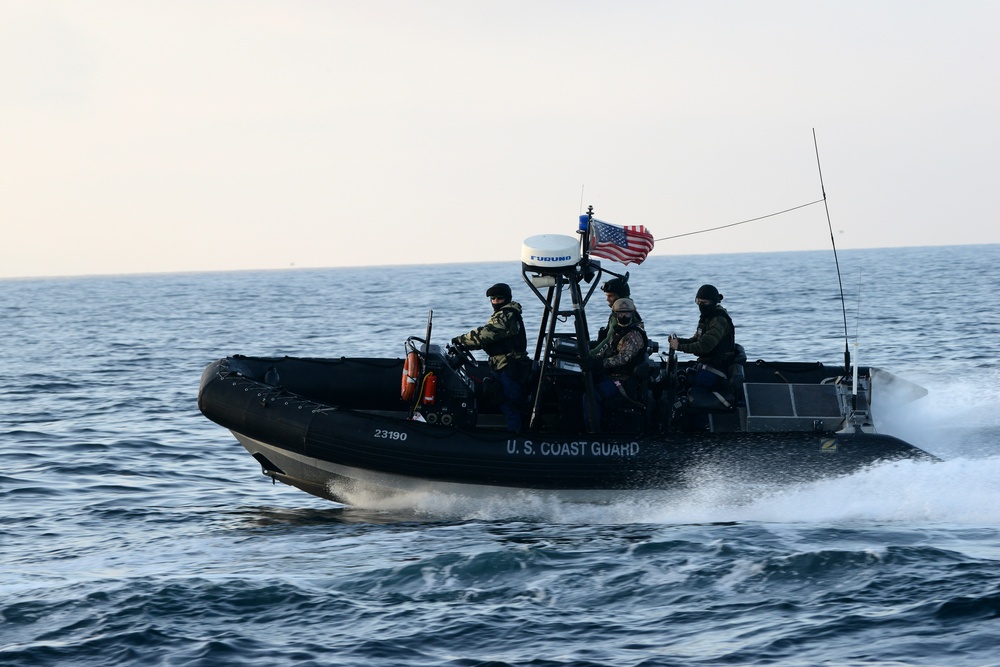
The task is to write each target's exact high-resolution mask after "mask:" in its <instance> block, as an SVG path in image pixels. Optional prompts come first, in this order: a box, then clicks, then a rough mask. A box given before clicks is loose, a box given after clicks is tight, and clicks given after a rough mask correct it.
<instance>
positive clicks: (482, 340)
mask: <svg viewBox="0 0 1000 667" xmlns="http://www.w3.org/2000/svg"><path fill="white" fill-rule="evenodd" d="M454 340H455V342H457V343H461V344H462V345H465V346H466V347H468V348H469V349H471V350H484V351H485V352H486V354H488V355H490V368H491V369H492V370H495V371H499V370H500V369H502V368H505V367H506V366H507V365H508V364H510V363H511V362H513V361H516V360H520V359H527V358H528V351H527V346H528V341H527V334H525V331H524V321H523V320H522V319H521V304H519V303H518V302H517V301H511V302H510V303H508V304H505V305H504V307H503V308H501V309H500V310H498V311H496V312H495V313H493V315H491V316H490V319H489V321H487V322H486V324H484V325H483V326H481V327H479V328H478V329H473V330H472V331H470V332H469V333H467V334H462V335H461V336H456V337H455V339H454Z"/></svg>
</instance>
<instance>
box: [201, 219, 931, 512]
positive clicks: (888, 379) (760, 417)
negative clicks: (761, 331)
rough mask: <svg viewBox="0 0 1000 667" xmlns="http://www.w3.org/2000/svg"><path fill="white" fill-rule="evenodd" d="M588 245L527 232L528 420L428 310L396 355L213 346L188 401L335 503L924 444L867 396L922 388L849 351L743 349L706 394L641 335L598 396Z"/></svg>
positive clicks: (734, 472) (788, 465)
mask: <svg viewBox="0 0 1000 667" xmlns="http://www.w3.org/2000/svg"><path fill="white" fill-rule="evenodd" d="M584 245H585V244H584V243H582V242H579V241H577V239H575V238H573V237H569V236H561V235H543V236H536V237H532V238H530V239H527V240H526V241H525V243H524V246H523V249H522V258H521V259H522V270H521V273H522V278H523V279H524V282H525V284H526V285H527V286H528V288H529V289H530V290H531V291H532V292H533V293H534V294H535V296H536V297H537V298H538V300H539V302H540V303H541V306H542V309H543V311H542V317H541V322H542V323H541V326H540V328H539V332H538V337H537V341H536V345H535V350H534V358H533V361H532V371H531V375H530V377H529V379H528V381H527V390H528V395H529V399H530V400H529V402H528V404H527V405H526V406H525V420H524V424H525V427H524V428H523V430H522V432H519V433H511V432H508V431H507V430H506V429H505V428H504V419H503V417H502V415H501V414H500V412H499V410H498V408H497V407H496V406H495V405H493V404H491V403H489V401H488V400H486V399H485V397H484V392H483V391H482V388H483V385H484V383H485V382H487V381H486V379H485V378H486V376H487V375H488V371H487V370H486V369H485V368H483V366H480V365H478V362H477V361H476V360H475V358H474V357H473V356H472V355H471V354H469V352H468V350H464V349H461V348H458V347H455V346H451V345H448V346H441V345H437V344H434V343H432V342H431V333H432V317H431V316H429V317H428V321H427V325H426V329H425V333H424V335H423V337H411V338H409V339H408V340H407V341H405V343H404V352H405V355H404V358H329V359H309V358H292V357H280V358H279V357H274V358H264V357H246V356H240V355H235V356H230V357H226V358H224V359H220V360H218V361H215V362H213V363H211V364H210V365H209V366H208V367H207V368H206V369H205V371H204V374H203V376H202V380H201V387H200V391H199V395H198V405H199V408H200V409H201V411H202V412H203V413H204V414H205V416H206V417H208V418H209V419H211V420H212V421H214V422H216V423H218V424H220V425H221V426H224V427H225V428H228V429H229V430H230V431H232V433H233V434H234V435H235V436H236V438H237V440H239V442H240V443H242V444H243V446H244V447H245V448H246V449H247V451H249V452H250V454H251V455H252V456H253V457H254V458H255V459H256V460H257V461H258V463H259V464H260V465H261V468H262V470H263V472H264V474H266V475H268V476H270V477H271V478H273V479H275V480H278V481H281V482H284V483H286V484H290V485H292V486H295V487H298V488H300V489H302V490H304V491H307V492H309V493H311V494H314V495H316V496H320V497H324V498H329V499H332V500H336V501H340V502H347V503H351V502H352V499H353V498H357V497H372V496H373V495H374V496H375V497H386V496H398V495H400V494H406V493H410V492H423V491H428V490H435V491H441V492H445V493H458V494H472V495H479V494H482V493H504V492H506V493H509V492H511V491H515V490H532V491H539V492H553V493H558V494H559V495H560V496H561V497H564V498H566V499H568V500H579V501H594V502H599V501H604V500H608V499H613V498H614V497H616V496H618V495H620V494H622V493H623V492H629V491H634V490H644V489H679V488H684V487H689V486H691V485H697V484H698V483H700V482H701V481H703V480H704V479H705V478H706V476H707V475H711V476H713V477H716V478H717V476H718V475H724V476H725V477H724V478H725V479H728V480H733V481H749V482H761V483H786V482H801V481H808V480H813V479H817V478H821V477H827V476H835V475H843V474H849V473H852V472H855V471H857V470H859V469H861V468H864V467H866V466H869V465H872V464H875V463H879V462H885V461H893V460H899V459H931V460H932V459H933V458H934V457H933V456H931V455H929V454H927V453H926V452H924V451H922V450H920V449H918V448H916V447H914V446H912V445H910V444H908V443H906V442H904V441H902V440H900V439H898V438H895V437H893V436H891V435H886V434H881V433H878V432H876V429H875V427H874V424H873V423H872V419H871V411H870V403H871V397H872V395H873V393H875V394H878V393H880V392H892V393H893V394H894V395H896V396H899V395H901V394H906V395H907V396H908V398H909V399H916V398H919V397H920V396H921V395H923V394H924V393H926V392H925V391H924V390H923V389H922V388H920V387H917V386H916V385H913V384H911V383H908V382H906V381H905V380H901V379H899V378H896V377H895V376H893V375H892V374H891V373H888V372H886V371H881V370H879V369H876V368H868V367H862V368H858V367H856V366H854V367H851V366H850V365H849V364H848V363H845V364H844V365H825V364H821V363H801V362H773V361H765V360H756V361H752V362H748V361H746V359H745V356H740V357H738V358H737V360H736V363H734V364H733V365H732V367H731V368H730V372H729V376H728V378H727V388H726V389H725V390H723V391H720V392H715V393H712V394H708V393H707V392H700V393H699V392H698V391H697V390H696V389H690V390H689V388H688V387H686V386H685V385H684V383H683V378H684V377H685V375H686V371H687V370H688V369H689V368H691V367H693V365H694V363H695V362H693V361H691V362H687V361H685V362H680V361H678V360H677V359H676V357H675V356H674V353H673V351H670V352H669V353H668V354H664V353H661V352H659V346H658V345H657V344H656V343H655V342H649V344H648V348H647V350H646V355H645V361H644V363H643V364H642V365H641V367H640V368H639V369H638V372H637V373H636V376H637V380H636V383H635V386H634V387H632V388H631V391H630V393H629V395H627V396H622V398H621V400H620V401H618V402H617V404H613V405H606V406H605V407H604V409H603V410H601V411H600V412H598V411H597V410H595V409H594V407H595V392H594V375H593V373H592V372H590V371H589V370H585V369H586V367H587V364H581V359H583V358H585V357H586V356H587V354H588V351H589V347H590V336H589V333H588V330H587V321H586V316H585V310H586V305H587V303H588V301H589V299H590V297H591V295H592V294H593V293H594V291H595V288H596V287H597V285H599V284H600V282H601V281H600V278H601V276H602V274H604V273H611V272H610V271H606V270H605V269H603V268H602V267H601V265H600V262H599V261H597V260H595V259H593V258H591V257H588V255H587V253H586V251H585V249H584ZM615 275H617V274H615ZM587 285H589V286H590V287H589V290H587V291H584V290H585V287H586V286H587ZM557 322H560V323H562V328H563V329H567V330H565V331H557V328H558V327H557ZM529 351H530V350H529ZM846 356H847V355H846V354H845V357H846ZM848 361H849V360H848V359H845V362H848ZM401 385H402V390H401ZM588 407H589V408H590V409H588ZM598 414H599V415H600V418H597V415H598ZM361 494H365V495H364V496H362V495H361Z"/></svg>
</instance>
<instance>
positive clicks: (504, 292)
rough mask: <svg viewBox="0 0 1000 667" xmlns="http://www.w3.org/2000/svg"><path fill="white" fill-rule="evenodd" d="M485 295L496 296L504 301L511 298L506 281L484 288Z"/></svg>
mask: <svg viewBox="0 0 1000 667" xmlns="http://www.w3.org/2000/svg"><path fill="white" fill-rule="evenodd" d="M486 296H488V297H491V298H492V297H495V296H498V297H500V298H501V299H503V300H504V301H510V300H511V299H512V298H513V294H511V291H510V285H508V284H507V283H497V284H496V285H494V286H493V287H491V288H489V289H488V290H486Z"/></svg>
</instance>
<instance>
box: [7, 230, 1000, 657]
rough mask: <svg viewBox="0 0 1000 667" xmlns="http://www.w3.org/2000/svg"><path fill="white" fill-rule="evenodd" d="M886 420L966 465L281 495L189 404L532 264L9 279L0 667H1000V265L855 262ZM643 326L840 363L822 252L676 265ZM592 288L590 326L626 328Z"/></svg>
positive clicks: (358, 350) (364, 339)
mask: <svg viewBox="0 0 1000 667" xmlns="http://www.w3.org/2000/svg"><path fill="white" fill-rule="evenodd" d="M840 263H841V273H842V275H843V282H844V288H845V292H846V294H847V301H846V311H847V320H848V329H849V340H850V343H851V345H852V346H853V343H854V341H855V339H857V341H858V343H859V348H858V350H859V351H858V358H859V360H860V362H861V363H862V364H871V365H876V366H881V367H884V368H887V369H889V370H892V371H894V372H896V373H897V374H899V375H902V376H903V377H906V378H907V379H910V380H913V381H916V382H919V383H921V384H923V385H925V386H927V387H928V388H929V389H930V395H929V396H928V397H927V398H925V399H923V400H922V401H920V402H918V403H915V404H912V405H909V406H893V405H886V406H876V409H877V414H876V418H877V421H878V424H879V426H880V428H881V430H884V431H887V432H891V433H894V434H897V435H901V436H902V437H904V438H906V439H908V440H910V441H911V442H914V444H917V445H919V446H921V447H923V448H925V449H927V450H928V451H931V452H932V453H934V454H937V455H938V456H940V457H941V458H943V459H945V460H944V462H943V463H937V464H927V463H921V464H918V463H912V462H902V463H895V464H891V465H886V466H882V467H878V468H874V469H871V470H868V471H865V472H863V473H860V474H858V475H854V476H852V477H848V478H841V479H833V480H825V481H822V482H819V483H815V484H809V485H803V486H797V487H791V488H785V489H781V490H776V489H773V488H755V487H750V486H740V485H737V484H734V483H732V482H730V481H729V480H726V479H713V478H706V479H705V480H704V483H703V484H702V485H701V486H700V487H699V488H698V489H696V490H694V491H691V492H686V493H683V494H681V493H658V494H636V495H635V496H634V497H631V498H628V499H625V500H623V501H621V502H620V503H616V504H614V505H571V504H558V503H554V502H553V501H551V500H547V499H542V498H538V497H534V496H531V495H530V494H522V495H519V496H516V497H513V498H507V499H495V500H491V501H483V500H474V499H468V498H460V497H449V496H445V495H434V494H427V495H425V496H421V497H418V498H411V499H409V500H410V501H411V505H410V506H408V507H396V508H387V507H377V506H373V507H354V508H349V507H343V506H340V505H336V504H333V503H329V502H326V501H322V500H319V499H317V498H313V497H311V496H309V495H306V494H304V493H302V492H300V491H297V490H295V489H292V488H289V487H285V486H282V485H272V484H271V482H270V480H269V479H268V478H266V477H264V476H262V475H261V474H260V468H259V466H258V465H257V464H256V462H254V461H253V460H252V459H251V458H250V457H249V456H248V455H247V454H246V452H245V451H244V450H243V448H242V447H241V446H240V445H239V444H238V443H237V442H236V441H235V439H233V438H232V436H231V435H230V434H229V433H228V432H226V431H225V430H223V429H221V428H219V427H217V426H215V425H214V424H212V423H211V422H209V421H207V420H206V419H204V418H203V417H202V416H201V415H200V413H199V412H198V410H197V406H196V402H195V398H196V393H197V388H198V380H199V377H200V374H201V371H202V369H203V367H204V366H205V365H206V364H207V363H209V362H210V361H212V360H214V359H216V358H219V357H222V356H225V355H227V354H231V353H244V354H289V355H303V356H340V355H391V356H401V354H402V343H403V341H404V340H405V338H406V337H407V336H409V335H421V336H422V335H423V333H424V330H425V327H426V319H427V312H428V310H430V309H433V310H434V322H435V324H434V332H435V333H434V335H435V336H439V337H441V339H442V340H443V339H445V338H450V337H451V336H453V335H455V334H456V333H460V332H462V331H465V330H467V329H469V328H471V327H472V326H476V325H478V324H481V323H482V322H483V321H485V319H486V317H487V316H488V314H489V306H488V303H487V301H486V299H485V297H484V296H483V294H484V291H485V288H486V287H487V286H488V285H490V284H491V283H493V282H497V281H500V280H503V281H506V282H510V283H511V284H512V285H514V289H515V297H516V298H518V299H519V300H520V301H521V302H522V303H524V304H525V306H526V310H527V311H528V315H527V317H526V319H527V320H528V323H529V326H533V323H537V321H538V319H537V317H538V311H537V309H534V308H533V306H534V305H535V304H534V302H533V297H530V295H529V293H528V291H527V289H525V288H524V287H523V286H522V285H519V284H518V282H517V281H518V280H519V279H520V277H519V271H518V265H516V264H515V263H509V264H506V263H505V264H485V265H471V264H466V265H451V266H435V267H430V266H428V267H393V268H365V269H342V270H300V271H287V272H286V271H281V272H247V273H219V274H197V275H195V274H191V275H155V276H122V277H100V278H97V277H95V278H75V279H49V280H34V279H32V280H6V281H0V315H2V318H3V322H4V329H3V330H4V334H5V335H4V336H3V337H2V338H0V359H3V364H4V367H3V370H4V381H3V382H2V383H0V405H2V406H3V410H2V416H0V664H3V665H95V666H96V665H101V666H106V665H358V666H362V665H364V666H369V665H387V666H388V665H454V666H468V667H471V666H473V665H535V666H539V667H542V666H550V665H552V666H555V665H616V666H617V665H628V666H639V665H642V666H652V665H663V666H673V665H720V664H730V665H821V664H830V665H942V666H943V665H948V666H976V667H981V666H983V665H1000V639H998V638H997V637H998V636H1000V534H998V528H1000V352H998V349H1000V348H998V347H997V341H998V340H1000V295H998V293H1000V290H998V286H1000V283H998V280H997V277H996V276H997V273H996V266H998V265H1000V246H998V245H989V246H966V247H940V248H910V249H893V250H865V251H842V252H841V254H840ZM631 271H632V279H631V284H632V289H633V296H634V297H635V300H636V302H637V304H638V306H639V308H640V312H641V313H642V316H643V318H644V319H645V321H646V322H647V330H648V331H649V332H650V333H651V336H652V337H653V338H654V339H655V338H660V339H661V340H665V338H666V334H667V333H669V332H670V331H678V332H680V333H682V334H689V333H691V330H692V329H693V326H694V323H695V321H696V319H697V311H696V308H695V306H694V304H693V297H694V292H695V290H696V289H697V287H698V285H700V284H701V283H703V282H712V283H714V284H716V285H717V286H718V287H719V289H720V290H721V291H722V292H723V293H724V294H725V295H726V299H725V305H727V306H728V307H729V310H730V313H731V314H732V315H733V317H734V319H735V320H736V323H737V325H738V339H739V340H740V341H741V342H742V343H743V344H744V345H745V346H746V348H747V351H748V355H749V356H750V358H751V359H756V358H767V359H796V360H808V361H829V362H837V361H840V360H842V358H843V350H844V344H845V341H844V313H843V311H842V310H841V303H840V298H839V296H840V292H839V289H838V286H837V271H836V267H835V265H834V262H833V255H832V253H830V252H806V253H782V254H755V255H728V256H718V255H717V256H700V257H676V258H673V257H662V256H660V257H654V258H651V259H650V260H649V261H647V263H646V264H644V265H643V266H641V267H638V268H634V267H633V268H632V269H631ZM606 314H607V311H606V306H605V305H604V304H603V303H602V300H601V299H600V297H599V296H598V301H597V302H596V303H595V308H594V310H593V312H592V317H591V321H592V323H595V324H596V323H598V322H601V321H602V320H604V319H605V318H606Z"/></svg>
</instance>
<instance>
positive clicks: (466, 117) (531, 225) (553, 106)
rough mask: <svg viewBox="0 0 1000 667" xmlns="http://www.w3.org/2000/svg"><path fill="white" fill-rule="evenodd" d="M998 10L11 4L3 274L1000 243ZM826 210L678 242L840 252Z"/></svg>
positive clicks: (705, 1) (733, 236) (793, 229)
mask: <svg viewBox="0 0 1000 667" xmlns="http://www.w3.org/2000/svg"><path fill="white" fill-rule="evenodd" d="M998 29H1000V2H995V1H992V0H984V1H979V2H974V1H963V0H941V1H920V0H885V1H880V0H864V1H860V0H831V1H816V2H811V1H809V0H782V1H777V0H775V1H772V0H754V1H750V0H741V1H738V2H736V1H733V2H731V1H713V0H690V1H674V0H661V1H658V2H653V1H648V2H646V1H630V0H609V1H604V2H596V1H585V0H572V1H561V0H553V1H546V0H528V1H520V0H498V1H492V0H490V1H477V0H447V1H435V0H426V1H423V2H417V1H407V2H404V1H399V0H381V1H380V0H374V1H373V0H357V1H342V2H337V1H321V0H313V1H305V0H282V1H277V0H275V1H272V2H265V1H259V2H255V1H247V0H233V1H222V0H220V1H216V2H213V1H211V0H198V1H190V2H185V1H178V0H163V1H160V0H121V1H104V0H92V1H84V0H72V1H71V0H66V1H58V0H0V119H2V122H0V229H2V233H3V242H2V244H0V277H18V276H55V275H89V274H109V273H146V272H165V271H169V272H174V271H210V270H230V269H270V268H288V267H290V266H296V267H337V266H358V265H384V264H414V263H416V264H437V263H451V262H472V261H517V260H518V259H519V253H520V247H521V242H522V241H523V239H524V238H526V237H529V236H533V235H536V234H550V233H556V234H560V233H561V234H569V235H572V234H573V232H574V230H575V228H576V219H577V216H578V215H579V214H580V212H581V204H582V205H583V207H584V208H585V207H586V206H587V205H593V206H594V209H595V212H596V214H597V216H598V217H599V218H601V219H603V220H606V221H608V222H612V223H616V224H620V225H638V224H642V225H646V226H647V227H649V228H650V229H651V230H652V232H653V234H654V236H655V238H657V239H660V238H663V237H667V236H673V235H676V234H684V233H687V232H692V231H697V230H700V229H705V228H709V227H717V226H721V225H727V224H731V223H734V222H739V221H742V220H746V219H749V218H755V217H758V216H763V215H767V214H770V213H774V212H776V211H780V210H783V209H787V208H791V207H794V206H798V205H801V204H805V203H808V202H811V201H815V200H818V199H820V198H821V197H822V192H821V190H820V185H819V176H818V173H817V169H816V155H815V152H814V148H813V137H812V130H813V128H815V130H816V134H817V137H818V142H819V151H820V158H821V162H822V168H823V177H824V181H825V184H826V193H827V198H828V204H829V209H830V215H831V218H832V225H833V228H834V230H835V232H836V233H835V238H836V242H837V247H838V248H845V249H846V248H865V247H891V246H914V245H951V244H976V243H997V242H1000V224H998V222H1000V220H998V218H1000V215H998V213H997V205H996V202H995V197H994V195H995V193H996V191H997V183H998V181H1000V168H998V160H1000V71H998V70H1000V39H998V38H997V31H998ZM829 246H830V231H829V228H828V225H827V219H826V215H825V213H824V209H823V206H822V204H819V205H814V206H810V207H807V208H805V209H801V210H799V211H796V212H794V213H790V214H787V215H783V216H779V217H776V218H769V219H768V220H766V221H762V222H758V223H753V224H748V225H743V226H739V227H736V228H733V229H731V230H728V231H724V232H715V233H712V234H703V235H696V236H693V237H685V238H683V239H677V240H673V241H661V242H659V243H658V244H657V246H656V248H655V249H654V251H653V256H668V255H672V254H686V253H717V252H720V253H728V252H741V251H754V252H758V251H763V252H766V251H779V250H804V249H821V248H829Z"/></svg>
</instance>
